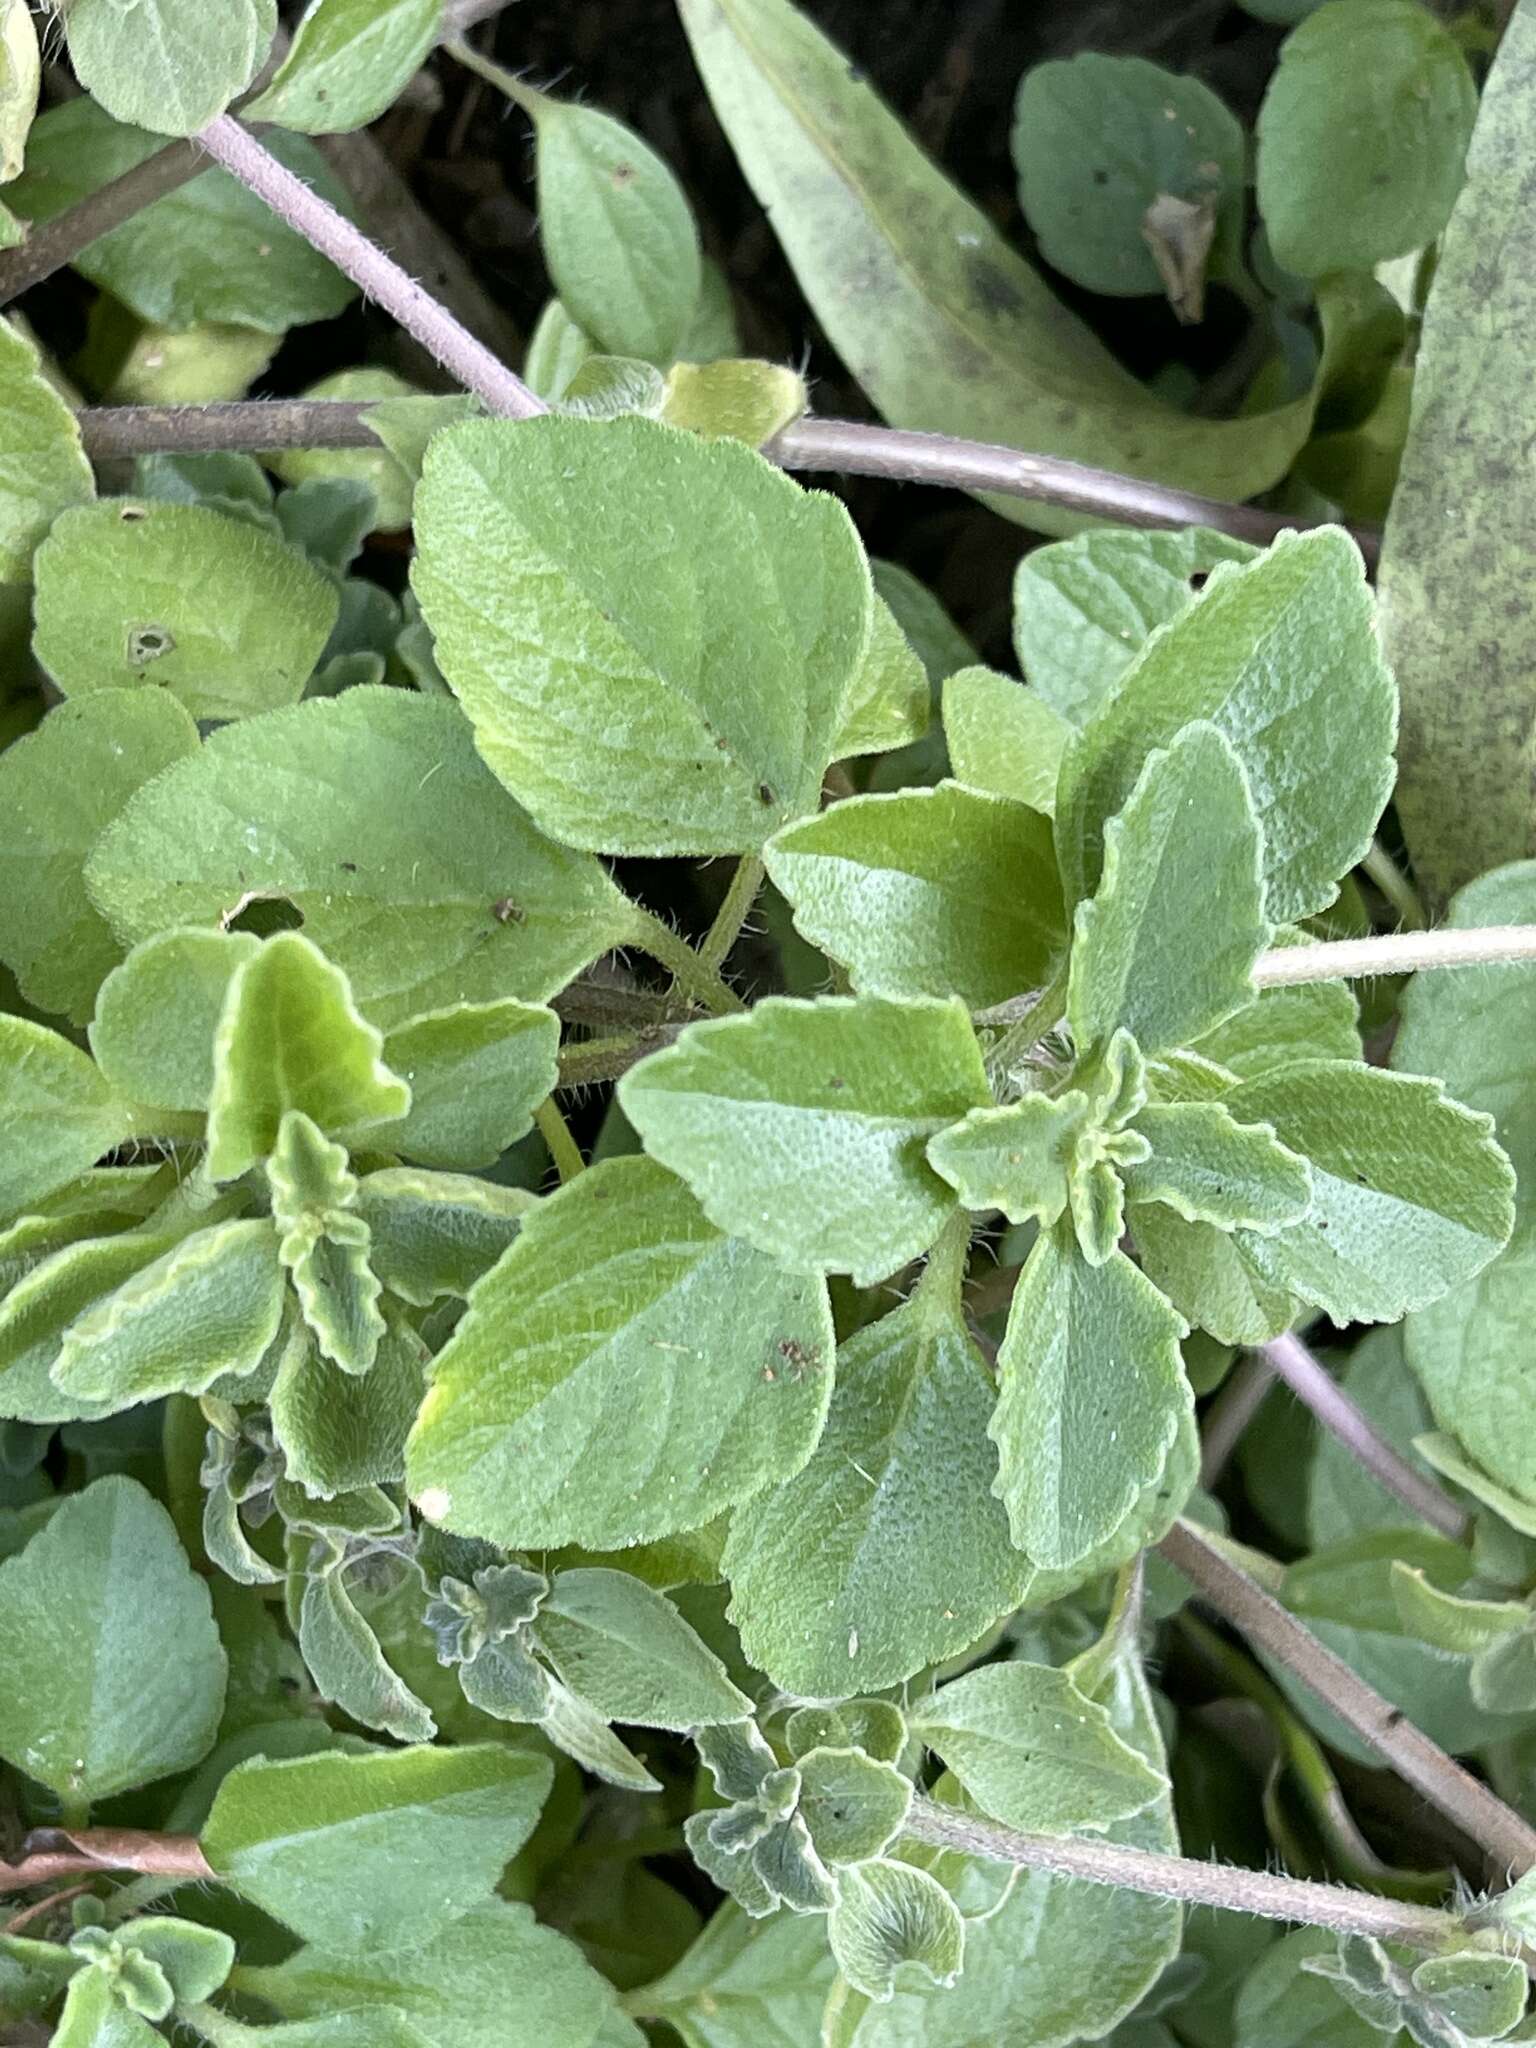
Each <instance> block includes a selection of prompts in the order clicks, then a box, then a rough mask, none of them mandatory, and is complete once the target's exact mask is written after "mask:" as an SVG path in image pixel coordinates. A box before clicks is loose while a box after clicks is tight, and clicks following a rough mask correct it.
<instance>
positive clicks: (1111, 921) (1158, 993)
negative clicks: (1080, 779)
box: [1067, 721, 1270, 1057]
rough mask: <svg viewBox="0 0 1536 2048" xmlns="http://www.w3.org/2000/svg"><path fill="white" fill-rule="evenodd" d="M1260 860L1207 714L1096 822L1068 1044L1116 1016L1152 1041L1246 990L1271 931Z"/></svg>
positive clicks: (1084, 1039) (1244, 795) (1226, 752)
mask: <svg viewBox="0 0 1536 2048" xmlns="http://www.w3.org/2000/svg"><path fill="white" fill-rule="evenodd" d="M1068 772H1069V773H1070V770H1069V771H1068ZM1263 867H1264V838H1263V834H1262V832H1261V831H1260V828H1259V823H1258V820H1257V818H1256V816H1255V814H1254V808H1253V799H1252V796H1251V794H1250V792H1249V788H1248V781H1247V777H1246V776H1245V775H1244V773H1243V769H1242V766H1241V764H1240V762H1239V760H1238V758H1237V755H1236V753H1235V752H1234V750H1233V749H1232V747H1230V746H1229V745H1228V743H1227V741H1226V740H1225V739H1224V738H1223V736H1222V734H1221V732H1220V731H1219V730H1218V728H1217V727H1216V726H1214V725H1210V724H1207V723H1205V722H1204V721H1199V722H1197V723H1195V724H1192V725H1189V726H1186V727H1185V728H1184V729H1183V731H1182V732H1180V734H1179V735H1178V737H1177V738H1176V739H1175V740H1174V741H1173V742H1172V744H1171V745H1170V746H1169V747H1168V748H1167V749H1166V751H1165V750H1162V749H1159V750H1158V751H1156V752H1154V753H1151V754H1149V755H1148V756H1147V758H1146V764H1145V766H1144V767H1143V768H1142V771H1141V774H1140V776H1139V778H1138V780H1137V782H1136V786H1135V787H1134V789H1133V790H1132V791H1131V793H1130V795H1129V796H1128V797H1127V799H1126V801H1125V805H1124V808H1123V809H1122V810H1121V811H1120V812H1119V813H1118V815H1117V816H1115V817H1113V818H1110V819H1109V820H1108V821H1107V822H1106V823H1105V825H1104V828H1103V865H1102V868H1101V871H1100V875H1099V882H1098V888H1097V891H1096V892H1095V894H1094V896H1093V898H1092V900H1091V901H1089V902H1086V903H1080V904H1079V905H1078V908H1077V913H1076V920H1075V928H1074V933H1073V941H1072V962H1071V971H1070V976H1069V980H1068V984H1067V1018H1068V1021H1069V1023H1070V1024H1071V1026H1072V1035H1073V1038H1074V1039H1075V1041H1076V1044H1077V1048H1078V1053H1079V1056H1080V1057H1086V1056H1088V1055H1090V1054H1092V1053H1094V1052H1096V1051H1099V1050H1101V1049H1102V1048H1103V1047H1104V1046H1106V1045H1107V1044H1108V1042H1109V1040H1110V1038H1111V1037H1112V1036H1113V1034H1114V1032H1115V1031H1116V1030H1117V1029H1121V1028H1123V1029H1124V1030H1127V1031H1129V1032H1130V1033H1131V1035H1132V1037H1133V1038H1134V1039H1135V1040H1136V1042H1137V1044H1138V1045H1139V1046H1140V1047H1141V1048H1142V1049H1143V1051H1145V1052H1148V1053H1156V1052H1163V1051H1165V1050H1166V1049H1167V1048H1169V1047H1171V1046H1178V1045H1184V1044H1186V1043H1187V1042H1188V1041H1189V1040H1190V1039H1192V1038H1198V1037H1199V1036H1200V1035H1201V1033H1202V1032H1205V1031H1210V1030H1212V1029H1213V1028H1214V1027H1215V1026H1216V1025H1218V1024H1220V1023H1222V1022H1223V1021H1224V1019H1226V1018H1228V1017H1230V1016H1232V1015H1233V1014H1234V1013H1235V1012H1236V1011H1238V1010H1240V1009H1242V1008H1243V1007H1244V1005H1245V1004H1247V1003H1250V1002H1251V1001H1252V1000H1253V996H1254V987H1253V963H1254V961H1255V960H1256V959H1257V958H1258V956H1259V954H1260V953H1261V952H1262V951H1263V950H1264V947H1265V946H1266V944H1267V943H1268V940H1269V936H1270V927H1269V924H1268V922H1267V921H1266V919H1265V915H1264V879H1263Z"/></svg>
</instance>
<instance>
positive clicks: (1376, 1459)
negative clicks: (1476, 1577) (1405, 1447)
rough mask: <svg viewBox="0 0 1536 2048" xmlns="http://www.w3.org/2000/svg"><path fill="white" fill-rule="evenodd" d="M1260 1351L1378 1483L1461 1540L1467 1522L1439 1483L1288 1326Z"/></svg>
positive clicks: (1424, 1518) (1445, 1533)
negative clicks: (1412, 1461) (1415, 1463)
mask: <svg viewBox="0 0 1536 2048" xmlns="http://www.w3.org/2000/svg"><path fill="white" fill-rule="evenodd" d="M1260 1350H1261V1352H1262V1354H1263V1357H1264V1360H1265V1362H1266V1364H1267V1365H1268V1366H1269V1368H1270V1370H1271V1371H1272V1372H1274V1373H1276V1374H1277V1375H1278V1376H1279V1377H1280V1378H1281V1379H1283V1380H1284V1381H1285V1384H1286V1385H1287V1386H1288V1387H1289V1388H1290V1390H1291V1392H1292V1393H1293V1394H1294V1395H1295V1396H1296V1398H1297V1400H1298V1401H1300V1402H1301V1403H1302V1404H1303V1405H1304V1406H1305V1407H1307V1408H1310V1409H1311V1411H1312V1413H1313V1414H1314V1415H1315V1416H1316V1417H1317V1419H1318V1421H1319V1422H1320V1423H1321V1424H1322V1426H1323V1428H1324V1429H1326V1430H1327V1431H1328V1433H1329V1435H1330V1436H1334V1437H1337V1439H1338V1440H1339V1442H1340V1443H1341V1444H1342V1445H1343V1446H1344V1448H1345V1449H1346V1450H1347V1451H1348V1452H1349V1453H1350V1455H1351V1456H1352V1457H1353V1458H1355V1459H1356V1460H1357V1462H1358V1463H1359V1464H1361V1465H1363V1466H1364V1467H1365V1469H1366V1471H1367V1472H1369V1473H1370V1475H1371V1477H1372V1478H1373V1479H1374V1480H1376V1481H1377V1483H1378V1484H1379V1485H1381V1486H1384V1487H1385V1488H1386V1489H1387V1491H1388V1493H1390V1494H1394V1495H1395V1496H1396V1497H1397V1499H1398V1500H1400V1501H1401V1502H1402V1504H1403V1506H1404V1507H1405V1508H1407V1509H1408V1510H1409V1511H1410V1513H1412V1514H1415V1515H1417V1516H1418V1517H1419V1519H1420V1520H1421V1521H1425V1522H1428V1523H1429V1525H1430V1527H1431V1528H1432V1529H1438V1530H1439V1532H1440V1534H1441V1535H1442V1536H1449V1537H1451V1538H1452V1540H1453V1541H1454V1542H1457V1543H1463V1542H1465V1541H1466V1538H1467V1532H1468V1529H1469V1527H1470V1521H1469V1518H1468V1516H1467V1515H1466V1514H1465V1512H1464V1511H1463V1510H1462V1509H1461V1508H1459V1507H1458V1506H1457V1505H1456V1503H1455V1501H1453V1500H1452V1499H1451V1496H1450V1495H1449V1494H1448V1493H1447V1492H1446V1491H1445V1490H1444V1488H1443V1487H1440V1486H1437V1485H1436V1484H1435V1482H1434V1480H1433V1479H1431V1478H1430V1477H1429V1476H1428V1474H1427V1473H1423V1472H1420V1471H1419V1470H1418V1469H1417V1467H1416V1466H1413V1465H1410V1464H1409V1463H1408V1460H1407V1459H1406V1458H1405V1457H1403V1456H1402V1454H1401V1453H1400V1452H1398V1451H1396V1450H1394V1449H1393V1447H1392V1446H1391V1444H1389V1443H1388V1442H1387V1440H1386V1438H1385V1437H1384V1436H1382V1435H1381V1434H1380V1433H1379V1432H1378V1430H1377V1429H1376V1426H1375V1424H1374V1423H1373V1422H1371V1421H1370V1419H1369V1418H1368V1417H1367V1416H1366V1415H1365V1414H1364V1413H1363V1411H1362V1410H1361V1409H1360V1408H1358V1407H1357V1406H1356V1405H1355V1403H1354V1402H1353V1401H1352V1400H1351V1399H1350V1398H1349V1396H1348V1394H1346V1393H1345V1391H1344V1389H1343V1388H1342V1387H1341V1386H1340V1385H1339V1383H1338V1381H1337V1380H1336V1379H1335V1378H1334V1377H1333V1375H1332V1373H1330V1372H1329V1371H1328V1369H1327V1368H1326V1367H1325V1366H1324V1365H1323V1364H1322V1363H1321V1362H1320V1360H1318V1359H1317V1358H1315V1357H1314V1356H1313V1354H1312V1353H1311V1352H1310V1351H1309V1350H1308V1349H1307V1347H1306V1345H1305V1344H1303V1343H1302V1341H1301V1339H1300V1338H1299V1337H1298V1336H1296V1335H1295V1334H1294V1332H1292V1331H1289V1330H1288V1331H1287V1332H1286V1334H1285V1335H1284V1336H1283V1337H1275V1338H1272V1339H1271V1341H1270V1342H1269V1343H1268V1344H1264V1345H1261V1346H1260Z"/></svg>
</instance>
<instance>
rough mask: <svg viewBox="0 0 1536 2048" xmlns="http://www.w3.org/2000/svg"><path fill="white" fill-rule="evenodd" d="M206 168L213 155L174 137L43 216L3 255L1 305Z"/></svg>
mask: <svg viewBox="0 0 1536 2048" xmlns="http://www.w3.org/2000/svg"><path fill="white" fill-rule="evenodd" d="M207 169H208V158H207V157H206V156H205V155H204V154H203V152H202V150H200V149H199V148H198V146H197V144H196V143H195V142H172V143H169V144H168V145H167V146H166V147H165V148H164V149H157V150H156V151H155V153H154V155H153V156H147V157H145V159H144V161H143V162H142V163H139V164H135V165H134V167H133V169H132V170H131V171H124V172H123V174H122V176H121V177H118V178H113V179H112V180H111V181H110V183H108V184H105V185H101V186H98V188H97V189H96V191H94V192H89V193H87V194H86V196H85V198H84V199H82V200H80V201H79V202H78V204H76V205H74V206H69V207H66V208H65V210H64V211H63V212H62V213H58V214H55V215H54V217H53V219H52V220H49V221H44V222H43V224H42V226H41V227H36V228H34V229H33V230H32V232H31V233H30V234H29V235H28V236H27V239H26V240H25V241H24V242H23V243H21V245H20V246H19V247H18V248H15V249H7V250H5V251H4V253H3V254H0V306H8V305H9V304H10V303H11V301H12V299H18V298H20V296H21V294H22V293H23V292H25V291H30V290H31V288H32V286H33V285H35V284H41V283H42V281H43V279H44V278H45V277H52V275H53V273H54V272H55V271H56V270H62V269H63V268H64V266H65V264H67V263H73V262H74V260H75V258H76V257H77V256H78V255H80V254H81V252H82V251H83V250H85V249H88V248H89V247H90V246H91V244H92V242H99V241H100V240H101V237H102V236H103V235H108V234H110V233H111V232H112V230H113V229H114V228H120V227H121V226H122V225H123V222H124V221H126V220H132V218H133V216H134V215H135V214H136V213H142V212H143V211H144V209H145V207H146V206H153V205H154V203H155V201H156V200H157V199H163V198H164V197H165V195H166V193H167V192H174V191H176V189H177V188H178V186H181V185H185V184H186V183H187V182H188V180H189V179H192V178H196V177H198V176H199V175H200V174H201V173H202V172H203V171H206V170H207Z"/></svg>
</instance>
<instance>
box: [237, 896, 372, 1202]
mask: <svg viewBox="0 0 1536 2048" xmlns="http://www.w3.org/2000/svg"><path fill="white" fill-rule="evenodd" d="M383 1045H384V1041H383V1038H382V1036H381V1035H380V1033H379V1032H378V1031H376V1030H375V1029H374V1027H373V1025H371V1024H369V1023H367V1022H366V1021H365V1020H364V1018H363V1017H362V1016H361V1015H360V1014H359V1012H358V1010H357V1008H356V1005H355V1004H354V1003H353V1000H352V992H351V990H350V988H349V987H348V985H347V978H346V976H345V974H344V973H343V972H342V971H341V969H340V968H339V967H335V966H333V965H332V964H331V962H330V961H329V960H327V959H326V957H325V955H324V954H323V953H322V952H321V951H320V950H319V948H318V947H316V946H314V945H312V944H311V943H310V941H309V940H308V939H307V938H305V937H304V936H303V935H302V934H301V933H299V932H278V933H277V934H276V935H275V936H274V937H272V938H270V939H268V940H267V941H266V942H265V944H264V945H263V946H262V947H261V948H260V950H259V951H258V952H255V953H252V954H249V955H247V957H246V958H245V959H243V960H242V961H241V962H240V963H239V964H238V966H237V967H236V969H235V972H234V974H233V975H232V976H231V977H230V982H229V990H228V993H227V995H226V996H225V999H224V1010H223V1013H222V1015H221V1017H220V1019H219V1027H218V1032H217V1034H216V1036H215V1039H214V1052H213V1093H212V1095H211V1096H210V1098H209V1102H208V1158H207V1168H208V1172H209V1174H210V1175H211V1176H212V1178H213V1179H214V1180H235V1179H237V1178H238V1177H239V1175H241V1174H242V1173H245V1172H247V1171H248V1170H249V1169H250V1168H251V1167H252V1166H254V1165H256V1164H257V1162H258V1161H260V1160H262V1159H264V1158H265V1157H266V1156H267V1155H268V1154H269V1153H271V1152H272V1151H274V1150H275V1148H276V1146H277V1142H278V1135H279V1132H280V1130H281V1127H282V1123H283V1119H284V1117H285V1116H286V1115H287V1114H288V1112H289V1111H291V1110H302V1111H303V1112H304V1114H305V1115H306V1116H307V1117H310V1118H311V1119H312V1120H313V1122H314V1123H315V1124H316V1125H317V1126H318V1127H319V1129H320V1130H321V1131H354V1130H368V1129H370V1127H371V1126H373V1125H376V1124H387V1123H390V1122H392V1121H394V1119H396V1118H397V1117H401V1116H404V1115H405V1114H406V1112H407V1111H408V1110H409V1108H410V1106H411V1091H410V1089H409V1088H408V1087H407V1086H406V1084H405V1083H404V1081H402V1080H401V1079H400V1077H399V1076H398V1075H397V1074H394V1073H392V1072H391V1071H390V1069H389V1068H388V1067H387V1066H386V1065H385V1064H384V1062H383V1059H382V1057H381V1054H382V1051H383Z"/></svg>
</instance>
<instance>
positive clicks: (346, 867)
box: [337, 860, 357, 875]
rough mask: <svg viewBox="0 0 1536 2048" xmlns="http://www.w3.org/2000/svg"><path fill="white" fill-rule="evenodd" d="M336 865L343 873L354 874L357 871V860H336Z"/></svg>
mask: <svg viewBox="0 0 1536 2048" xmlns="http://www.w3.org/2000/svg"><path fill="white" fill-rule="evenodd" d="M337 866H338V867H339V868H340V869H341V871H342V873H343V874H345V875H355V874H356V873H357V862H356V861H355V860H343V861H338V862H337Z"/></svg>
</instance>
